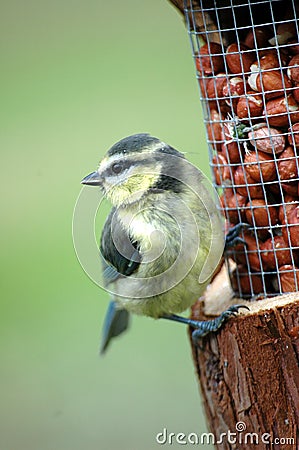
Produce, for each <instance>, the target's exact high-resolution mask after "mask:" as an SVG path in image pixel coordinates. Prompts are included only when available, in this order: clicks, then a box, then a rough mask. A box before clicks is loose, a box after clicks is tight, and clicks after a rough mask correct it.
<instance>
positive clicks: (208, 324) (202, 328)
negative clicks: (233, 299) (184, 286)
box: [161, 305, 249, 344]
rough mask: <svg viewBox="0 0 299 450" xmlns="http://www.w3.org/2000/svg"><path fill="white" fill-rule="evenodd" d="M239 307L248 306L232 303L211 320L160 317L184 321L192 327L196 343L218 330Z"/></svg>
mask: <svg viewBox="0 0 299 450" xmlns="http://www.w3.org/2000/svg"><path fill="white" fill-rule="evenodd" d="M241 308H244V309H249V308H248V306H245V305H232V306H230V307H229V308H228V309H227V310H226V311H223V313H221V314H220V316H218V317H215V319H212V320H192V319H188V318H187V317H181V316H177V315H175V314H169V315H164V316H162V317H161V319H168V320H173V321H174V322H180V323H184V324H185V325H189V326H190V327H192V328H194V331H193V333H192V339H193V342H194V343H196V344H198V341H199V339H201V338H203V337H204V336H206V335H207V334H209V333H214V332H215V331H218V330H219V328H221V327H222V325H223V324H224V323H225V322H226V321H227V320H228V319H229V318H230V317H234V316H235V315H236V314H237V313H238V311H239V309H241Z"/></svg>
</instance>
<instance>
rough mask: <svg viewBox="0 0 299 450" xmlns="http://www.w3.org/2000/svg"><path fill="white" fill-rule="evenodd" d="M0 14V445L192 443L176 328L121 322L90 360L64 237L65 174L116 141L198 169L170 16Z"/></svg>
mask: <svg viewBox="0 0 299 450" xmlns="http://www.w3.org/2000/svg"><path fill="white" fill-rule="evenodd" d="M1 9H2V11H1V19H0V20H1V34H2V39H1V44H0V45H1V50H2V52H1V53H2V69H1V73H0V77H1V90H2V101H1V104H2V112H1V128H2V132H1V148H2V150H1V155H2V159H3V161H2V165H1V166H2V175H1V181H2V193H3V195H2V197H3V199H2V217H3V219H2V224H3V229H2V233H1V237H2V245H1V248H2V264H1V275H2V280H3V281H2V295H1V297H2V308H1V340H0V345H1V366H2V368H1V375H0V376H1V380H0V386H1V397H0V398H1V416H0V449H1V450H54V449H55V450H83V449H87V450H99V449H108V450H111V449H118V448H122V449H124V450H126V449H128V450H129V449H130V450H131V449H133V450H134V449H140V450H145V449H149V450H150V449H152V448H155V447H157V448H158V447H159V446H158V445H157V444H156V441H155V436H156V434H157V433H159V432H160V431H162V429H163V428H164V427H166V428H167V429H168V431H169V432H175V433H178V432H184V433H189V432H191V431H195V432H197V433H200V432H201V431H204V430H205V429H206V427H205V424H204V419H203V416H202V411H201V407H200V399H199V394H198V387H197V384H196V380H195V376H194V368H193V364H192V360H191V352H190V347H189V343H188V339H187V332H186V328H185V327H184V326H180V325H176V324H173V323H166V322H160V321H153V320H151V319H146V318H138V317H135V318H134V321H133V324H132V327H131V330H130V333H127V334H126V335H125V336H123V337H122V339H119V340H117V341H115V342H114V344H113V346H112V347H111V348H110V351H109V353H108V354H107V355H106V356H105V357H104V358H100V357H99V356H98V346H99V338H100V330H101V325H102V321H103V316H104V312H105V309H106V307H107V304H108V295H107V294H106V293H105V292H103V291H102V290H100V289H99V288H98V287H97V286H96V285H95V284H93V283H92V282H91V281H90V280H89V278H88V277H87V276H86V275H85V273H84V272H83V270H82V268H81V267H80V265H79V263H78V261H77V259H76V256H75V252H74V248H73V244H72V232H71V230H72V213H73V208H74V205H75V202H76V198H77V196H78V195H79V192H80V189H81V186H80V180H81V178H82V177H83V176H85V175H86V174H87V173H89V172H90V171H92V170H94V169H95V167H96V165H97V163H98V161H99V159H100V158H101V157H102V156H103V154H104V153H105V151H106V150H107V149H108V148H109V147H110V146H111V144H113V143H114V142H115V141H117V140H118V139H120V138H122V137H124V136H126V135H129V134H132V133H135V132H144V131H147V132H150V133H152V134H153V135H156V136H159V137H160V138H162V139H163V140H165V141H167V142H169V143H170V144H172V145H173V146H174V147H176V148H178V149H180V150H181V151H185V152H188V157H189V159H190V160H191V161H192V162H195V163H196V164H197V165H200V167H201V168H202V169H203V170H204V171H205V172H206V173H208V163H207V161H208V157H207V150H206V148H205V145H204V144H203V142H204V139H205V138H204V130H203V125H202V118H201V110H200V103H199V95H198V88H197V83H196V79H195V76H194V67H193V61H192V58H191V51H190V45H189V41H188V37H187V33H186V31H185V28H184V25H183V22H182V19H181V17H180V16H179V14H178V13H177V12H176V10H175V9H174V8H173V7H172V6H171V5H170V4H169V3H168V2H167V1H166V0H146V1H142V2H140V1H137V0H129V1H126V2H104V1H103V0H86V1H85V2H82V1H78V0H59V1H58V0H51V1H49V0H48V1H45V0H39V1H37V0H27V1H26V2H21V1H20V0H11V1H10V2H2V8H1ZM171 448H181V446H178V445H172V446H171ZM201 448H204V447H201Z"/></svg>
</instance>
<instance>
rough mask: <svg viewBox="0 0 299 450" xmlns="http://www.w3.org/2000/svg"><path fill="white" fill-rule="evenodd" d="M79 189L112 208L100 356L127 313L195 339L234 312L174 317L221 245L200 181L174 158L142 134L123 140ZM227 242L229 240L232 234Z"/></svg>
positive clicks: (201, 285)
mask: <svg viewBox="0 0 299 450" xmlns="http://www.w3.org/2000/svg"><path fill="white" fill-rule="evenodd" d="M82 184H85V185H89V186H99V187H100V188H101V190H102V192H103V194H104V196H105V197H106V198H107V199H108V200H109V201H110V202H111V203H112V205H113V207H112V210H111V212H110V214H109V215H108V217H107V220H106V222H105V225H104V228H103V231H102V236H101V243H100V251H101V258H102V266H103V278H104V283H105V287H106V289H107V290H108V291H109V292H110V293H111V302H110V305H109V308H108V312H107V315H106V319H105V323H104V331H103V340H102V346H101V352H104V351H105V350H106V349H107V346H108V344H109V342H110V340H111V338H113V337H115V336H118V335H119V334H121V333H122V332H123V331H125V330H126V329H127V327H128V324H129V317H130V313H135V314H141V315H145V316H150V317H153V318H155V319H158V318H163V319H169V320H173V321H176V322H181V323H184V324H187V325H190V326H192V327H193V328H194V331H193V335H192V336H193V339H195V340H198V339H199V338H201V337H203V336H205V335H206V334H207V333H210V332H215V331H217V330H218V329H219V328H220V327H221V325H222V324H223V323H224V322H225V321H226V320H227V319H228V318H230V317H231V316H234V315H235V314H236V313H237V312H238V309H239V308H240V307H242V305H234V306H232V307H230V308H229V309H228V310H226V311H224V312H223V313H222V314H221V315H220V316H218V317H216V318H215V319H213V320H208V321H195V320H190V319H188V318H185V317H181V316H178V315H177V314H178V313H181V312H183V311H185V310H186V309H187V308H189V307H190V306H191V305H193V304H194V303H195V302H196V300H197V299H198V297H199V296H200V295H201V294H202V293H203V292H204V290H205V288H206V286H207V284H208V283H209V282H210V280H211V278H212V275H213V273H214V271H215V269H216V267H217V266H218V263H219V261H220V259H221V257H222V254H223V249H224V244H225V239H224V232H223V222H222V219H221V217H220V215H219V212H218V210H217V207H216V204H215V201H214V198H213V193H211V192H210V191H209V188H208V187H207V180H206V178H205V177H204V176H203V174H202V173H201V172H200V171H199V170H198V169H197V168H196V167H194V166H193V165H192V164H191V163H189V162H188V161H187V159H186V158H185V157H184V155H183V154H182V153H180V152H179V151H177V150H175V149H174V148H172V147H171V146H170V145H168V144H166V143H164V142H162V141H160V140H159V139H158V138H156V137H152V136H150V135H149V134H145V133H144V134H136V135H133V136H129V137H126V138H124V139H122V140H121V141H119V142H117V143H116V144H114V145H113V146H112V147H111V148H110V150H109V151H108V153H107V155H106V156H105V157H104V159H103V160H102V161H101V163H100V165H99V168H98V170H97V171H95V172H93V173H91V174H89V175H88V176H86V177H85V178H84V179H83V180H82ZM231 235H232V236H231V237H232V238H236V233H235V231H233V232H231Z"/></svg>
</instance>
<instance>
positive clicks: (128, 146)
mask: <svg viewBox="0 0 299 450" xmlns="http://www.w3.org/2000/svg"><path fill="white" fill-rule="evenodd" d="M155 144H156V145H157V152H161V153H168V154H171V155H176V156H180V157H184V156H183V154H182V153H180V152H178V151H177V150H175V149H174V148H173V147H171V146H170V145H167V144H164V145H163V143H162V142H161V141H160V139H158V138H156V137H154V136H151V135H150V134H148V133H138V134H133V135H132V136H127V137H125V138H123V139H121V140H120V141H118V142H116V144H114V145H113V146H112V147H111V148H110V150H108V152H107V155H108V156H113V155H126V154H127V155H129V154H132V153H141V152H143V151H145V150H146V149H148V150H151V149H152V147H153V146H155ZM158 144H161V148H159V147H158Z"/></svg>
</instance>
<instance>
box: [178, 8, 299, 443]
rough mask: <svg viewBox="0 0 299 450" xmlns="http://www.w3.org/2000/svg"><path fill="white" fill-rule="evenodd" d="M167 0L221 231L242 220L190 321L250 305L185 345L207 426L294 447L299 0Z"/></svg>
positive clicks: (298, 404)
mask: <svg viewBox="0 0 299 450" xmlns="http://www.w3.org/2000/svg"><path fill="white" fill-rule="evenodd" d="M171 2H172V3H173V4H174V5H175V6H176V7H177V8H178V9H179V10H180V11H181V13H182V14H183V17H184V21H185V24H186V28H187V32H188V35H189V38H190V43H191V49H192V56H193V59H194V67H195V73H196V78H197V80H198V84H199V92H200V99H201V104H202V108H203V113H204V123H205V128H206V136H207V144H208V151H209V155H210V166H211V174H212V180H213V184H214V186H215V188H216V190H217V191H218V193H219V196H220V199H221V204H220V205H219V208H220V210H221V212H222V214H223V215H224V217H225V219H226V227H227V231H228V230H229V229H230V228H232V227H233V226H235V225H237V224H239V223H245V224H247V225H246V226H244V229H243V232H242V235H241V237H242V239H243V241H244V242H240V243H239V244H238V245H237V246H236V247H234V248H231V249H229V250H228V251H227V252H226V255H225V259H226V263H225V265H224V266H223V267H222V269H221V271H220V272H219V273H218V275H217V276H216V277H215V278H214V281H213V282H212V284H211V285H210V287H209V288H208V290H207V292H206V294H205V296H204V298H203V299H201V301H199V302H198V303H197V304H196V305H195V307H194V308H193V318H194V319H203V318H210V316H211V315H214V314H215V315H217V314H218V313H219V312H221V311H222V310H223V309H224V308H225V307H227V305H229V304H233V303H242V302H244V301H245V303H246V301H248V303H246V304H248V305H249V306H250V310H251V311H250V312H249V313H248V314H247V313H246V314H244V315H243V316H241V317H238V318H236V319H234V320H232V321H231V322H229V323H228V324H227V325H226V326H225V328H224V329H223V330H221V331H220V332H219V333H218V334H217V335H216V336H209V337H207V338H206V339H205V341H204V342H203V348H202V349H201V350H199V349H198V348H196V347H195V346H193V347H192V348H193V355H194V361H195V364H196V368H197V372H198V378H199V383H200V386H201V391H202V394H203V399H204V406H205V410H206V415H207V419H208V423H209V427H210V429H211V431H212V432H213V433H214V435H215V436H217V437H219V436H220V435H221V433H225V432H227V430H231V431H234V432H236V433H237V434H238V436H239V437H240V436H241V435H240V433H242V432H243V436H244V433H246V432H247V433H258V439H260V440H259V445H256V443H254V444H252V446H250V445H247V446H246V445H245V444H244V442H243V441H242V442H241V443H242V444H244V445H245V446H243V447H242V446H241V445H239V446H238V445H237V446H234V445H232V444H230V443H228V442H227V441H223V442H221V444H218V447H217V448H219V449H231V448H261V449H262V448H265V449H266V448H270V444H269V447H267V445H266V444H262V443H261V439H262V438H261V436H262V435H263V433H269V436H270V438H269V441H270V440H271V442H274V440H275V439H277V441H276V442H278V440H279V439H282V438H293V439H294V441H292V442H291V443H290V444H289V446H288V444H284V445H278V446H277V447H276V448H286V449H287V448H290V449H291V448H292V449H294V448H299V438H298V434H299V315H298V312H299V295H298V291H299V158H298V149H299V39H298V37H299V24H298V11H299V2H298V1H295V0H283V1H281V0H272V1H271V0H253V1H251V0H249V1H246V2H245V1H244V0H197V1H195V0H182V1H181V0H174V1H172V0H171ZM240 299H242V300H240ZM239 422H242V423H243V424H245V428H244V429H242V430H238V429H236V424H237V423H239ZM280 442H283V440H281V441H280ZM285 442H287V441H285ZM239 444H240V442H239ZM274 448H275V447H274Z"/></svg>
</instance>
